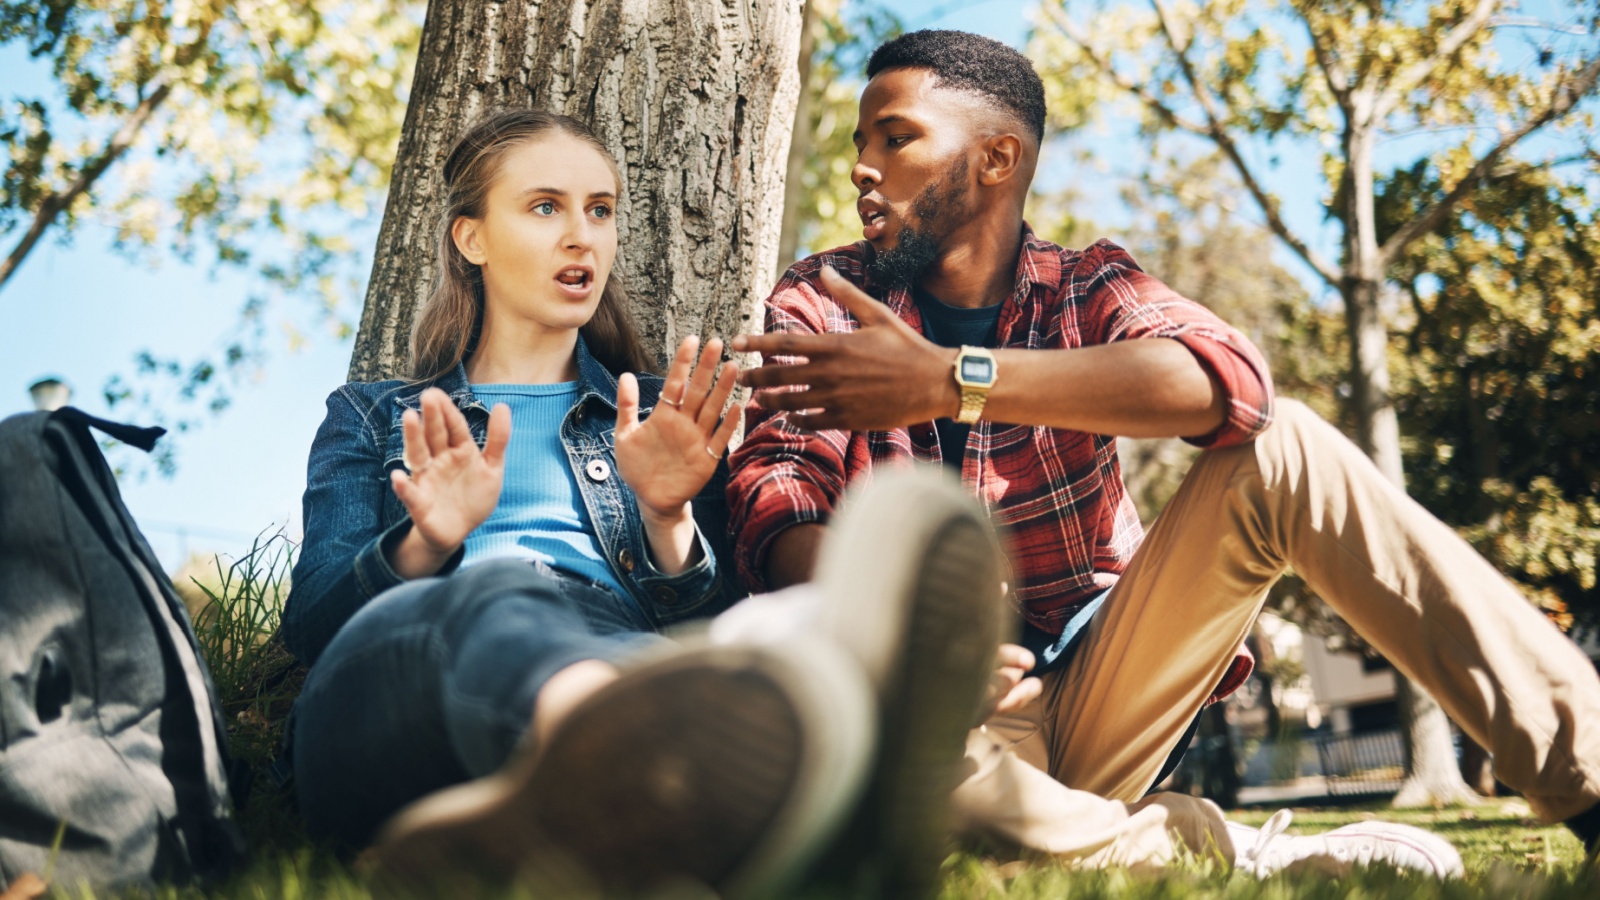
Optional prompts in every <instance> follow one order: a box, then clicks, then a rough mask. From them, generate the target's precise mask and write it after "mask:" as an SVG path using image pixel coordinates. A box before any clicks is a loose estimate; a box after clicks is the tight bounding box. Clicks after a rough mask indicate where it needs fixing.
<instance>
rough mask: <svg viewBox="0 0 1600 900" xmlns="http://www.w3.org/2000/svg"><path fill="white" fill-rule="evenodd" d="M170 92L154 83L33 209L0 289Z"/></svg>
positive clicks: (3, 266)
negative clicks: (68, 178)
mask: <svg viewBox="0 0 1600 900" xmlns="http://www.w3.org/2000/svg"><path fill="white" fill-rule="evenodd" d="M171 92H172V86H171V85H170V84H168V83H166V82H162V83H160V84H158V85H157V86H156V89H155V90H153V91H151V92H150V93H149V94H147V95H145V97H144V99H143V100H140V101H139V105H138V106H136V107H134V108H133V110H132V111H131V112H130V113H129V114H128V118H127V119H126V120H124V121H123V123H122V126H121V127H120V128H118V129H117V131H116V133H115V134H113V135H112V136H111V140H109V141H107V142H106V146H105V149H104V150H102V151H101V153H100V155H99V156H98V157H96V158H95V159H94V160H93V161H92V162H90V163H89V164H88V165H87V166H84V167H83V168H82V169H80V170H79V171H78V177H77V178H74V179H73V180H72V183H71V184H69V185H67V187H66V188H65V189H64V190H60V191H55V192H52V193H51V194H49V195H48V196H46V197H45V198H44V200H43V201H41V202H40V203H39V209H38V210H37V211H35V212H34V214H33V222H32V223H31V224H29V226H28V230H27V232H26V233H25V234H23V236H22V240H20V241H18V242H17V246H16V247H14V248H12V250H11V253H10V254H8V255H7V256H6V258H5V260H4V261H3V262H0V289H4V288H5V285H6V282H8V281H10V280H11V276H12V274H14V273H15V272H16V271H17V267H18V266H20V265H22V261H23V259H25V258H26V257H27V256H28V253H29V252H30V251H32V250H33V248H34V245H35V244H37V243H39V238H41V237H43V236H44V233H45V231H47V230H49V228H50V226H51V224H53V223H54V222H55V220H56V217H57V216H59V215H60V214H61V213H62V211H64V210H66V209H69V208H70V207H71V206H72V203H73V201H75V200H77V199H78V197H79V196H80V195H82V194H83V193H84V192H85V191H87V190H89V188H91V187H93V186H94V183H95V181H96V180H98V179H99V178H100V176H101V175H104V174H105V172H106V170H107V169H109V168H111V164H112V163H114V162H116V161H117V158H118V157H120V156H122V154H123V153H124V152H126V151H127V149H128V148H129V147H131V146H133V142H134V140H135V139H137V138H138V137H139V132H140V131H141V130H142V129H143V128H144V126H145V123H147V122H149V121H150V116H151V114H153V113H154V112H155V110H156V107H158V106H160V105H161V102H162V101H163V100H165V99H167V95H168V94H169V93H171Z"/></svg>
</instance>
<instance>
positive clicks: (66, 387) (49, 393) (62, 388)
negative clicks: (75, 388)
mask: <svg viewBox="0 0 1600 900" xmlns="http://www.w3.org/2000/svg"><path fill="white" fill-rule="evenodd" d="M28 396H30V397H32V398H33V408H34V409H37V410H40V411H42V412H51V411H53V410H57V409H60V408H61V407H63V406H66V405H67V403H68V402H70V401H71V400H72V385H70V384H67V383H66V382H65V381H62V380H61V379H59V378H41V379H39V380H38V381H35V382H34V383H33V384H30V385H28Z"/></svg>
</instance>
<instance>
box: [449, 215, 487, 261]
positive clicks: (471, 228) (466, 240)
mask: <svg viewBox="0 0 1600 900" xmlns="http://www.w3.org/2000/svg"><path fill="white" fill-rule="evenodd" d="M481 224H482V223H481V222H479V221H478V220H477V219H472V218H468V217H467V216H458V217H456V220H455V222H453V223H452V224H451V225H450V240H452V241H454V242H455V245H456V249H457V250H459V251H461V255H462V256H465V257H466V258H467V262H469V263H472V264H473V265H475V266H481V265H483V261H484V260H485V259H487V258H488V255H487V254H485V253H484V252H483V242H482V241H481V240H479V239H478V226H479V225H481Z"/></svg>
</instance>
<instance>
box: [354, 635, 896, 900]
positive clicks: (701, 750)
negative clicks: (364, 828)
mask: <svg viewBox="0 0 1600 900" xmlns="http://www.w3.org/2000/svg"><path fill="white" fill-rule="evenodd" d="M872 708H873V707H872V702H871V696H870V694H869V691H868V688H867V686H866V684H865V682H864V681H863V679H862V677H861V674H860V670H859V668H858V667H857V666H856V665H855V664H854V663H853V661H852V660H851V659H849V658H848V657H847V656H845V655H844V654H843V653H842V652H840V651H839V650H838V648H836V647H833V646H832V645H830V644H828V643H827V642H825V641H817V640H811V639H808V638H805V637H804V636H799V637H797V638H796V639H795V640H793V641H789V642H786V643H785V644H783V645H770V646H742V647H730V646H723V647H701V648H697V649H688V650H680V651H678V652H676V653H671V654H670V655H667V656H665V657H663V658H657V659H654V660H652V661H649V662H646V663H644V664H643V665H642V666H641V667H640V668H638V669H635V670H632V671H628V672H625V673H624V674H623V675H622V677H621V678H619V679H618V680H617V681H615V682H613V683H611V684H609V685H607V686H606V687H604V688H602V689H600V690H599V691H597V692H596V693H595V694H594V695H593V696H592V697H590V698H589V699H587V700H586V701H584V702H583V703H582V704H581V705H579V706H578V707H577V708H576V709H575V710H574V711H573V712H572V713H571V714H570V715H569V716H568V717H567V718H565V719H564V720H562V721H561V723H560V724H559V725H558V726H557V727H556V728H555V730H554V732H553V733H552V734H551V736H550V739H549V740H548V741H547V742H546V743H545V745H544V746H543V747H541V748H538V749H537V750H536V751H534V752H531V753H529V754H525V755H523V756H520V757H517V758H514V759H513V760H511V761H510V762H509V763H507V764H506V766H505V767H503V768H502V769H501V770H500V771H499V772H498V773H496V774H494V775H491V776H489V777H486V778H481V779H478V780H476V781H473V782H469V783H468V784H464V785H461V786H459V787H455V788H451V789H448V790H444V791H440V792H438V793H436V794H433V795H430V796H428V797H425V798H423V799H422V800H420V801H418V802H417V803H415V804H412V805H411V806H410V807H407V808H406V809H404V810H402V811H401V812H400V813H399V814H398V815H396V816H395V817H394V819H392V820H391V821H390V822H389V823H388V824H387V825H386V826H385V828H384V830H383V832H382V834H381V835H380V837H379V840H378V843H377V846H376V847H375V849H374V850H373V851H372V854H371V855H372V861H373V862H374V863H375V864H376V868H377V870H378V873H379V875H380V881H381V882H383V883H385V884H388V885H391V886H397V887H401V888H404V889H410V890H414V891H420V892H426V893H429V894H435V895H439V896H459V895H461V893H462V888H463V887H464V886H465V884H468V883H471V882H472V881H480V882H481V881H489V882H504V881H509V880H513V879H515V880H519V881H522V882H524V883H525V884H527V885H528V886H530V887H532V888H534V889H536V892H537V893H538V894H539V895H546V894H548V895H552V896H583V895H596V894H605V895H613V894H615V893H617V892H623V893H625V894H628V895H632V894H638V893H647V892H648V893H654V892H658V891H673V890H687V891H689V892H690V893H691V894H692V893H694V892H696V891H704V890H706V889H709V890H711V891H715V892H716V893H717V894H718V895H720V896H724V897H730V898H737V897H763V896H768V895H770V894H771V893H773V892H775V891H778V890H781V889H782V888H783V887H784V886H785V885H788V884H791V883H793V882H794V881H795V880H796V879H798V878H799V877H801V876H802V875H803V873H804V872H805V870H806V867H807V864H808V863H810V862H811V861H812V860H813V859H814V858H815V857H816V856H817V854H818V853H819V852H820V851H821V850H822V849H823V848H824V847H825V846H826V845H827V843H828V842H829V841H830V840H831V839H832V838H833V837H834V836H835V834H836V833H837V831H838V828H839V825H840V822H841V820H842V819H843V817H844V816H845V815H846V814H848V812H849V811H850V810H852V809H853V808H854V807H855V804H856V801H857V798H858V797H859V796H860V791H861V786H862V783H863V779H864V775H865V773H866V771H867V766H868V763H869V762H870V759H871V747H872V740H873V735H872V721H871V719H872ZM461 876H465V879H466V880H462V878H461ZM441 891H443V893H440V892H441Z"/></svg>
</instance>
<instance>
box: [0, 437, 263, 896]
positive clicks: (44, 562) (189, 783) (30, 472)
mask: <svg viewBox="0 0 1600 900" xmlns="http://www.w3.org/2000/svg"><path fill="white" fill-rule="evenodd" d="M91 426H93V427H95V428H98V429H99V430H101V431H104V432H105V433H107V434H109V435H111V436H112V437H115V438H118V439H120V440H122V441H124V442H126V443H129V444H132V445H134V446H137V447H139V448H141V449H143V450H147V451H148V450H149V449H150V448H151V447H153V446H154V445H155V441H156V439H157V438H159V437H160V436H161V435H162V434H164V433H165V430H164V429H160V428H135V427H133V426H128V425H119V424H117V423H113V422H106V421H104V420H100V419H96V418H94V417H92V416H89V415H87V414H85V413H83V412H81V411H79V410H76V409H72V408H70V407H69V408H66V409H61V410H57V411H55V412H53V413H43V412H41V413H26V414H22V415H17V416H12V417H11V418H8V419H6V420H4V421H3V422H0V889H4V888H5V887H6V886H8V885H10V884H11V883H12V882H14V881H15V880H16V879H17V878H18V877H19V876H21V875H22V874H23V873H24V872H32V873H35V874H43V873H45V872H46V871H47V870H50V869H51V866H52V865H53V872H54V877H53V879H52V880H53V881H54V882H56V883H57V884H59V885H61V886H62V887H65V888H68V889H72V888H75V887H77V886H78V885H79V884H81V883H87V884H89V885H93V886H105V887H120V886H125V885H146V886H148V885H151V884H154V883H156V882H171V883H178V884H182V883H186V882H189V881H192V880H194V879H196V878H199V879H202V880H210V879H211V878H213V877H216V876H220V875H222V874H224V873H225V872H227V871H228V870H229V869H231V868H232V867H233V866H234V865H235V864H237V863H238V862H239V861H240V860H241V859H242V857H243V854H244V841H243V837H242V835H241V833H240V831H239V829H238V827H237V825H236V823H235V822H234V821H233V812H232V804H231V801H230V799H229V791H228V781H227V772H228V751H227V737H226V733H225V732H224V729H223V718H222V710H221V707H220V706H219V705H218V702H217V697H216V688H215V687H214V685H213V683H212V680H211V674H210V672H209V670H208V669H207V667H206V663H205V660H204V659H203V658H202V656H201V654H200V649H199V645H198V643H197V642H196V640H195V634H194V629H193V626H192V625H191V623H190V621H189V616H188V612H187V611H186V610H185V609H184V606H183V603H182V601H181V600H180V599H179V598H178V596H177V594H176V593H175V592H174V591H173V589H172V585H171V583H170V582H169V581H168V579H167V577H166V576H165V575H164V574H163V573H162V569H161V566H160V564H159V563H158V562H157V561H156V558H155V554H154V553H153V552H151V550H150V546H149V544H148V543H146V542H145V539H144V537H143V535H141V534H140V533H139V529H138V527H137V526H136V525H135V524H134V522H133V519H132V517H131V516H129V514H128V510H127V508H126V507H124V506H123V505H122V498H121V495H120V493H119V492H118V490H117V485H116V480H115V478H114V476H113V475H112V473H111V469H110V468H109V467H108V466H107V465H106V461H105V457H104V456H102V455H101V452H100V447H99V445H98V444H97V443H96V441H95V438H94V437H93V436H92V435H91V434H90V432H89V428H90V427H91ZM58 832H59V834H60V845H59V850H53V845H54V844H55V843H56V841H57V835H58Z"/></svg>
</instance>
